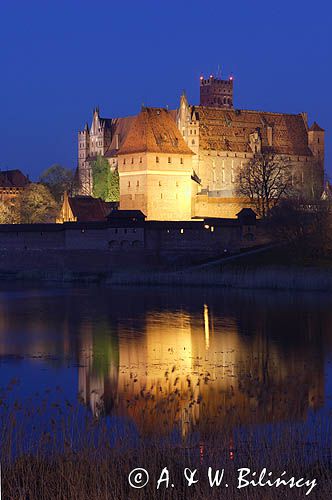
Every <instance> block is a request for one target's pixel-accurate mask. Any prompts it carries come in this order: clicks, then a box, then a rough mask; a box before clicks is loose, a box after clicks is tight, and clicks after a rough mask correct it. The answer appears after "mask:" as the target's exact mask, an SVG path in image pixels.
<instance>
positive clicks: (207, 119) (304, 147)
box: [191, 106, 312, 156]
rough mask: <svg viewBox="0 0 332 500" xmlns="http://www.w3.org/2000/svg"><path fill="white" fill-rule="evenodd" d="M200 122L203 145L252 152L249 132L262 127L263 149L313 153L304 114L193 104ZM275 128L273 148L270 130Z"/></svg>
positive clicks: (193, 110)
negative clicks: (269, 135)
mask: <svg viewBox="0 0 332 500" xmlns="http://www.w3.org/2000/svg"><path fill="white" fill-rule="evenodd" d="M191 112H192V116H193V115H194V117H195V119H199V123H200V144H199V145H200V148H202V149H207V150H209V149H212V150H223V151H234V152H251V148H250V134H251V133H252V132H253V131H255V130H257V129H259V132H260V135H261V139H262V150H263V152H264V150H265V151H266V152H267V151H271V152H274V153H275V154H286V155H287V154H290V155H299V156H312V152H311V150H310V149H309V147H308V134H307V129H306V125H305V122H304V120H303V116H302V115H301V114H298V115H291V114H282V113H270V112H264V111H250V110H242V109H222V108H212V107H206V106H193V107H192V109H191ZM269 126H270V127H272V147H271V146H270V145H269V142H268V136H267V130H268V127H269Z"/></svg>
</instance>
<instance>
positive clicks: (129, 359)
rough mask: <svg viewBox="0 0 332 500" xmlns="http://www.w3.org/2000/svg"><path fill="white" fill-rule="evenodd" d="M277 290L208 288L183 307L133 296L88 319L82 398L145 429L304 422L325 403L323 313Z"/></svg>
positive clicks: (95, 410)
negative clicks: (240, 293)
mask: <svg viewBox="0 0 332 500" xmlns="http://www.w3.org/2000/svg"><path fill="white" fill-rule="evenodd" d="M277 298H278V296H277V295H276V296H275V297H274V298H273V297H272V298H271V300H268V299H267V298H266V297H264V295H263V296H262V295H261V296H260V298H259V299H258V300H257V299H256V298H255V297H253V296H252V295H251V296H250V294H249V297H246V296H244V297H235V298H234V297H233V298H232V296H231V297H230V298H227V297H226V298H225V296H222V297H221V298H220V300H218V299H217V298H216V297H212V298H211V297H205V298H204V300H202V299H201V300H198V301H196V300H194V301H193V302H194V304H193V303H192V301H191V300H190V299H189V305H188V303H187V304H186V300H182V305H181V307H178V305H177V304H178V302H177V300H176V298H175V297H173V298H172V299H170V297H168V304H166V306H165V307H163V306H162V305H161V304H160V303H158V304H151V306H152V307H151V308H148V309H145V310H144V312H143V311H140V314H137V304H136V306H135V308H136V312H135V311H132V314H131V315H130V314H129V317H128V318H127V317H125V316H123V315H121V314H120V315H119V316H118V318H117V319H116V321H114V322H113V323H112V325H110V324H109V323H107V322H105V323H103V324H101V323H98V324H97V325H96V324H95V323H93V322H91V323H90V325H88V324H85V327H84V332H83V333H82V336H81V342H82V344H81V346H80V349H79V353H80V354H79V368H78V370H79V393H80V396H81V398H82V400H83V401H84V402H85V404H87V405H88V406H89V407H90V408H91V411H92V412H93V414H94V415H96V416H99V415H100V414H109V415H116V416H123V417H127V418H128V419H130V420H131V421H133V422H134V423H135V424H136V426H137V429H138V430H139V432H140V433H142V434H154V433H158V434H160V433H167V432H170V431H171V430H172V429H173V428H174V426H179V427H180V428H181V432H182V434H183V435H187V434H188V433H189V432H190V431H191V430H193V429H200V430H205V431H209V430H211V429H217V427H218V426H219V427H220V428H222V427H223V426H225V425H228V426H229V425H230V426H234V425H237V424H246V423H257V424H260V423H272V422H281V421H285V420H291V421H304V420H305V419H306V416H307V414H308V411H309V410H310V409H313V410H316V409H317V408H319V407H320V406H321V405H323V403H324V354H323V353H324V348H323V345H322V338H321V332H322V328H323V324H324V320H325V321H327V318H322V317H320V316H319V315H318V314H310V311H308V310H306V308H305V306H304V307H303V306H301V301H300V302H299V303H297V304H294V303H293V301H292V300H291V299H290V298H289V297H288V300H289V299H290V300H291V303H289V302H288V301H287V300H286V301H284V300H285V299H284V298H283V299H282V300H281V302H280V301H279V303H278V301H277V302H275V301H276V299H277ZM177 299H179V297H177ZM122 307H123V306H122ZM128 307H129V310H130V301H129V302H128ZM312 312H313V311H312ZM323 329H324V328H323Z"/></svg>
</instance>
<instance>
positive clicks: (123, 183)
mask: <svg viewBox="0 0 332 500" xmlns="http://www.w3.org/2000/svg"><path fill="white" fill-rule="evenodd" d="M191 174H192V160H191V156H189V155H175V154H160V153H141V154H136V155H119V176H120V209H121V210H141V211H142V212H143V213H144V214H145V215H146V216H147V219H148V220H189V219H190V218H191V216H192V203H191V198H192V189H193V186H192V184H193V181H192V179H191Z"/></svg>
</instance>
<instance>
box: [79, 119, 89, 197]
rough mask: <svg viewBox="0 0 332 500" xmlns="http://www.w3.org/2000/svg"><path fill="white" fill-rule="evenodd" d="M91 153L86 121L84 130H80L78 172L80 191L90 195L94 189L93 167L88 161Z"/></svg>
mask: <svg viewBox="0 0 332 500" xmlns="http://www.w3.org/2000/svg"><path fill="white" fill-rule="evenodd" d="M89 153H90V132H89V125H88V124H87V123H86V124H85V127H84V130H81V131H79V132H78V173H79V182H80V186H79V191H80V193H81V194H85V195H90V194H91V190H92V179H91V169H90V165H89V163H88V162H87V159H88V156H89Z"/></svg>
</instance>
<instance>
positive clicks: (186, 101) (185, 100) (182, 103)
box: [180, 90, 188, 107]
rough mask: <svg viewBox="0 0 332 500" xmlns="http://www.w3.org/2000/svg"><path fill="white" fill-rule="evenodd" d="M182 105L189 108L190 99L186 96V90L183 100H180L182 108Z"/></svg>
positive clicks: (183, 93)
mask: <svg viewBox="0 0 332 500" xmlns="http://www.w3.org/2000/svg"><path fill="white" fill-rule="evenodd" d="M182 105H184V106H186V107H188V99H187V95H186V91H185V90H183V91H182V94H181V98H180V107H182Z"/></svg>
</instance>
